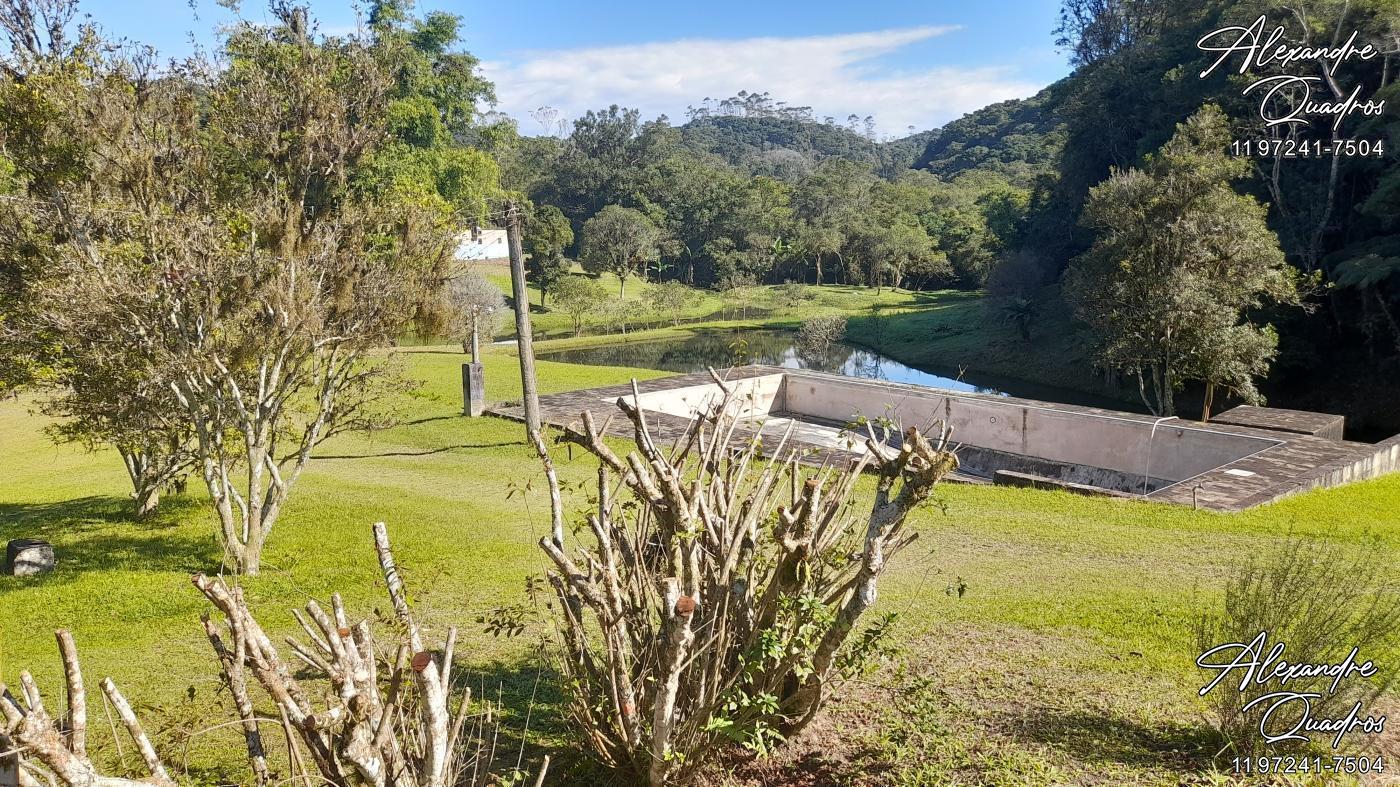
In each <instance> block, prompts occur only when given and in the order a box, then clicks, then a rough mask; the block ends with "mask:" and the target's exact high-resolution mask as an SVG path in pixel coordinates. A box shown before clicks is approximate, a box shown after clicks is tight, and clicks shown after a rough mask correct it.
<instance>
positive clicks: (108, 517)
mask: <svg viewBox="0 0 1400 787" xmlns="http://www.w3.org/2000/svg"><path fill="white" fill-rule="evenodd" d="M203 508H204V507H203V505H202V504H201V503H200V502H199V501H197V500H193V499H190V498H184V497H170V498H167V499H166V500H164V501H162V502H161V504H160V508H159V510H158V511H157V512H156V513H155V514H154V515H153V516H151V517H150V518H148V519H145V520H139V521H138V520H137V519H135V517H134V516H133V515H132V512H131V501H130V500H128V499H126V498H122V497H115V496H108V495H93V496H90V497H80V498H75V499H73V500H64V501H60V502H51V503H0V542H7V541H9V540H10V539H15V538H38V539H43V540H45V541H48V542H50V543H52V544H53V545H54V552H55V557H56V559H57V567H56V569H55V570H54V572H53V573H52V574H47V575H44V576H41V577H34V578H26V579H23V580H9V579H7V580H5V581H6V582H7V583H8V582H21V581H22V582H25V583H26V584H29V583H46V584H47V583H57V582H63V581H67V580H72V579H76V578H77V577H78V576H79V575H81V574H82V573H83V572H87V571H107V570H130V569H140V570H147V571H178V572H182V573H186V574H192V573H194V572H196V571H206V572H208V571H217V570H218V567H219V562H218V557H217V555H216V554H215V551H214V543H213V538H212V532H213V531H212V528H211V529H209V530H207V531H205V530H200V529H197V528H186V527H182V524H183V523H186V522H188V521H190V520H191V519H193V518H197V517H200V516H201V513H202V511H203Z"/></svg>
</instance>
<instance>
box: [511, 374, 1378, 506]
mask: <svg viewBox="0 0 1400 787" xmlns="http://www.w3.org/2000/svg"><path fill="white" fill-rule="evenodd" d="M725 374H726V375H727V376H728V384H729V385H731V386H732V387H734V388H735V390H736V392H737V393H738V394H739V399H740V401H741V402H742V407H743V411H742V415H743V416H744V417H745V418H746V419H747V420H748V421H749V423H748V424H746V427H747V428H748V429H750V431H752V432H753V433H754V434H758V433H762V434H763V435H764V436H765V442H768V440H767V438H768V436H770V435H772V434H774V433H776V432H783V431H785V430H786V429H787V428H788V427H793V428H794V431H793V435H794V436H793V438H792V439H793V441H795V442H796V443H797V444H798V445H805V446H807V447H810V448H811V449H813V453H814V454H816V455H817V456H819V457H821V456H825V457H830V456H832V455H840V454H843V453H844V454H846V455H854V454H855V453H857V452H858V451H854V450H852V440H851V435H850V434H849V433H847V432H845V431H843V426H844V425H846V424H849V423H851V422H853V421H856V420H858V419H860V418H862V417H864V418H867V419H889V420H890V421H893V422H894V423H896V424H899V425H900V426H903V427H908V426H917V427H920V428H923V429H929V428H931V427H934V426H935V425H937V424H940V423H942V424H946V425H947V426H949V427H951V429H952V439H953V442H954V443H955V444H956V446H957V451H958V454H959V458H960V462H961V464H962V469H961V475H960V479H961V480H969V481H973V482H982V483H986V482H991V481H994V480H995V481H998V482H1001V481H1002V480H1006V481H1007V482H1013V481H1017V482H1026V481H1027V480H1030V481H1033V482H1035V484H1034V485H1037V486H1042V485H1052V486H1053V485H1055V484H1062V485H1063V487H1064V488H1074V489H1075V491H1085V490H1088V491H1094V490H1098V491H1101V492H1102V493H1104V494H1116V495H1123V494H1125V493H1131V494H1132V495H1133V496H1140V497H1143V498H1144V499H1147V500H1155V501H1161V502H1170V503H1184V504H1189V505H1193V506H1196V507H1201V508H1212V509H1217V510H1224V511H1235V510H1241V509H1243V508H1248V507H1250V506H1253V505H1258V504H1261V503H1266V502H1270V501H1272V500H1277V499H1279V498H1282V497H1285V496H1288V495H1290V494H1295V493H1297V492H1300V491H1303V490H1305V489H1310V488H1315V487H1322V486H1333V485H1336V484H1339V483H1346V482H1350V481H1354V480H1360V479H1364V478H1370V477H1374V476H1376V475H1380V474H1383V473H1387V472H1391V471H1393V470H1396V469H1400V436H1397V437H1395V438H1392V439H1391V440H1388V441H1385V442H1383V443H1380V444H1368V443H1354V442H1349V441H1345V440H1337V439H1333V438H1332V437H1330V436H1327V437H1323V436H1319V435H1320V434H1328V435H1331V434H1336V433H1339V430H1340V426H1339V425H1338V424H1337V423H1336V417H1335V416H1326V415H1321V414H1312V413H1304V412H1301V411H1289V410H1271V409H1270V408H1252V409H1251V410H1250V411H1248V412H1244V411H1242V412H1241V413H1239V414H1237V415H1239V416H1240V418H1239V420H1242V421H1243V420H1248V421H1249V422H1250V423H1252V424H1254V425H1252V426H1242V425H1237V424H1231V423H1210V424H1201V423H1197V422H1194V421H1183V420H1181V419H1176V418H1171V419H1156V418H1153V417H1151V416H1145V415H1138V414H1135V413H1126V412H1118V411H1113V410H1106V409H1102V408H1093V407H1080V406H1075V405H1065V404H1057V403H1053V402H1043V401H1037V400H1031V399H1018V398H1013V397H1002V396H996V395H992V394H980V393H964V392H957V391H948V390H943V389H937V388H929V387H924V386H917V385H905V384H891V383H881V382H878V381H871V380H865V379H859V378H851V377H843V376H839V375H832V374H824V373H820V372H809V371H797V370H788V369H779V368H775V367H764V366H746V367H738V368H735V369H731V370H729V371H728V372H726V373H725ZM638 390H639V391H640V403H641V406H642V409H643V410H644V411H646V412H647V413H648V414H649V422H650V423H651V425H652V428H653V430H654V431H655V432H657V434H658V436H659V437H662V438H666V437H675V436H679V435H680V434H681V433H682V432H683V430H684V429H685V426H686V424H687V422H688V421H689V419H690V417H691V415H692V414H693V413H694V412H695V411H696V410H697V409H698V408H701V407H703V406H704V405H705V404H706V403H707V402H708V401H710V400H712V398H713V397H715V396H717V395H718V389H717V387H716V386H715V385H714V383H713V381H712V380H710V379H709V376H708V375H705V374H689V375H679V376H676V377H669V378H661V379H657V380H649V381H646V382H643V383H639V384H638ZM631 395H632V389H631V386H609V387H607V388H596V389H588V390H584V391H574V392H570V393H564V394H555V395H552V396H546V397H541V407H542V411H543V414H544V416H545V418H546V420H548V421H550V422H551V423H555V424H560V425H563V424H568V423H574V422H576V421H577V419H578V415H579V413H580V412H581V411H582V410H590V411H592V412H593V413H594V415H595V418H596V419H597V420H598V421H599V422H600V423H601V421H602V419H603V418H606V417H607V416H608V415H610V414H612V413H614V412H616V401H617V399H618V397H620V396H627V397H630V396H631ZM494 412H496V413H497V414H500V415H505V416H508V417H520V413H519V408H518V407H498V408H495V409H494ZM1222 415H1223V416H1228V413H1227V414H1222ZM1274 424H1276V426H1273V427H1271V425H1274ZM1300 424H1303V425H1304V426H1301V427H1300V426H1299V425H1300ZM1309 424H1317V426H1316V427H1311V426H1307V425H1309ZM610 428H611V430H612V431H613V432H614V433H616V434H628V433H629V432H630V425H629V424H627V423H626V421H625V419H613V423H612V426H611V427H610ZM1310 429H1311V430H1312V431H1311V432H1310V431H1309V430H1310ZM774 442H775V441H774ZM1002 476H1006V478H1005V479H1003V478H1002ZM1011 476H1017V477H1018V478H1011Z"/></svg>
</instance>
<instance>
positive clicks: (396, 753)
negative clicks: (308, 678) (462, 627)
mask: <svg viewBox="0 0 1400 787" xmlns="http://www.w3.org/2000/svg"><path fill="white" fill-rule="evenodd" d="M374 545H375V551H376V552H377V553H378V556H379V567H380V569H381V571H382V572H383V574H384V583H385V585H386V587H387V588H388V591H389V600H390V602H391V604H392V606H393V612H394V616H393V622H392V623H391V624H388V625H385V626H381V627H380V629H381V635H380V636H381V639H380V640H379V641H376V638H375V635H374V633H373V631H372V629H371V627H370V625H369V622H368V621H364V620H361V621H359V622H356V623H353V624H352V623H351V621H350V618H349V617H348V615H347V614H346V611H345V606H344V604H342V603H341V599H340V595H339V594H335V595H332V596H331V600H330V610H329V612H328V611H327V610H325V609H324V608H322V607H321V605H320V604H318V603H316V601H314V600H312V601H310V602H308V603H307V605H306V614H305V615H302V614H300V613H297V612H293V615H294V616H295V617H296V620H297V622H298V623H299V624H301V628H302V630H303V631H304V632H305V633H306V640H305V641H304V642H303V641H299V640H297V639H296V638H294V637H287V638H286V642H287V645H288V647H289V648H290V649H291V652H292V655H293V656H294V658H295V661H293V662H291V663H288V662H287V661H284V660H283V659H282V656H281V655H280V654H279V653H278V651H277V648H276V646H274V645H273V643H272V639H271V638H270V637H269V636H268V635H267V633H266V632H265V631H264V629H263V627H262V626H261V625H259V623H258V621H257V619H256V618H254V617H253V613H252V612H251V611H250V610H249V609H248V605H247V603H246V602H245V601H244V597H243V590H242V588H240V587H237V586H230V585H228V584H227V583H226V582H225V581H224V580H223V578H222V577H207V576H205V575H203V574H197V575H195V577H194V578H193V581H194V585H195V587H197V588H199V590H200V592H202V593H203V594H204V595H205V597H206V598H208V599H209V600H210V601H211V602H213V604H214V606H215V607H217V608H218V610H219V611H220V612H221V613H222V614H223V617H224V625H223V626H222V627H220V626H219V625H217V624H216V623H215V622H214V621H213V620H212V619H210V617H209V616H207V615H206V616H205V618H204V629H205V633H206V634H207V636H208V638H209V642H210V644H211V645H213V648H214V652H215V654H217V656H218V658H219V661H220V662H221V663H222V664H223V669H224V676H225V678H226V679H227V682H228V687H229V689H230V693H231V694H232V696H233V700H234V704H235V705H236V706H237V708H238V713H239V716H240V717H241V719H242V724H243V734H244V740H245V742H246V744H247V747H248V755H249V762H250V764H251V766H252V769H253V772H254V774H255V775H256V777H257V779H258V782H259V783H263V782H266V781H268V780H269V766H268V762H267V756H266V749H265V748H264V746H263V741H262V730H261V723H262V722H261V720H260V719H259V717H258V714H257V713H256V711H255V710H254V702H253V697H252V694H251V692H250V680H249V678H250V677H251V678H252V680H254V681H256V682H257V683H258V684H260V685H261V686H262V688H263V689H264V691H266V692H267V695H268V697H269V698H270V699H271V700H272V702H273V703H274V704H275V705H276V708H277V713H278V715H279V716H280V717H281V724H280V729H279V733H285V734H286V737H287V741H288V746H289V759H290V766H291V770H292V774H291V775H292V777H293V778H294V779H297V780H300V781H302V782H303V783H307V784H310V783H313V782H315V783H330V784H335V785H351V784H355V785H358V784H369V785H397V786H399V787H405V786H408V785H412V786H413V787H444V786H445V785H478V784H486V783H489V780H491V779H493V778H494V774H492V773H491V769H490V762H491V760H492V755H493V751H492V749H493V747H494V743H493V736H491V735H489V734H486V731H485V730H484V729H482V725H484V724H485V723H486V718H485V717H484V716H481V715H475V716H474V715H473V714H472V713H471V711H470V704H471V690H470V689H466V690H464V691H463V693H462V696H461V699H460V700H459V701H458V703H457V705H456V708H455V711H454V708H453V707H451V706H450V704H449V703H450V699H451V697H450V695H451V686H452V655H453V650H454V647H455V645H456V641H457V629H456V627H452V628H449V629H448V632H447V638H446V642H445V643H444V644H443V647H442V649H441V651H439V652H438V653H433V652H432V651H429V650H428V649H427V646H426V645H425V643H424V641H423V635H422V632H421V631H420V629H419V627H418V624H417V623H416V622H415V621H414V619H413V615H412V613H411V611H410V610H409V607H408V601H407V599H406V598H405V596H404V588H403V582H402V581H401V580H400V578H399V572H398V569H397V568H396V567H395V565H394V556H393V553H392V552H391V550H390V548H389V536H388V531H387V529H386V528H385V526H384V523H382V522H381V523H378V524H376V525H375V526H374ZM302 665H305V666H307V667H310V668H311V670H312V672H313V673H314V674H315V675H316V676H317V677H319V678H324V679H325V680H327V681H328V682H329V684H330V691H329V692H326V691H322V690H320V689H319V687H317V688H309V687H307V686H306V685H303V683H302V682H301V681H299V680H297V679H296V678H295V677H293V674H294V669H300V668H301V667H302ZM316 698H321V701H322V707H319V708H318V707H316V706H315V705H313V699H316ZM488 715H489V714H488ZM469 725H470V726H469ZM544 767H546V768H547V767H548V760H547V759H546V761H545V766H544ZM543 775H544V774H543V772H541V773H540V778H541V779H542V778H543Z"/></svg>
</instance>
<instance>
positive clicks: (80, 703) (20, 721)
mask: <svg viewBox="0 0 1400 787" xmlns="http://www.w3.org/2000/svg"><path fill="white" fill-rule="evenodd" d="M57 636H58V650H59V653H60V655H61V656H62V658H63V676H64V679H65V680H64V682H65V684H66V688H67V690H68V712H67V713H66V714H62V715H60V716H57V717H55V716H54V715H52V714H51V713H50V712H49V710H48V709H47V708H46V707H45V705H44V699H43V697H42V696H40V694H39V686H38V684H37V683H35V682H34V678H33V677H32V676H31V675H30V674H29V672H28V671H25V672H21V673H20V674H19V689H20V696H21V697H23V698H24V699H23V701H21V700H20V699H19V698H17V697H15V696H14V695H13V694H11V693H10V690H9V689H8V688H7V687H6V686H5V684H4V683H0V784H18V785H21V786H22V787H31V786H33V787H38V785H41V784H63V785H83V786H84V787H126V786H128V785H156V787H175V780H174V779H172V778H170V774H169V773H168V772H167V771H166V769H165V766H164V765H163V764H162V763H161V760H160V756H159V755H158V754H157V753H156V749H155V747H154V746H152V745H151V740H150V738H148V737H147V736H146V732H145V730H143V729H142V727H141V722H140V721H138V720H137V718H136V713H135V712H134V711H132V709H131V703H129V702H127V701H126V697H124V696H122V693H121V692H120V691H119V690H118V689H117V684H115V683H113V682H112V679H111V678H104V679H103V680H102V684H101V686H102V695H103V696H104V697H105V698H106V701H107V702H108V703H110V704H111V706H112V708H113V709H115V711H116V714H117V717H118V718H120V719H121V722H122V726H124V727H125V728H126V731H127V734H128V735H130V736H131V739H132V741H134V742H135V744H136V751H137V752H138V753H140V755H141V759H142V760H143V761H144V763H145V765H146V768H147V770H148V771H150V774H151V775H150V777H148V778H145V779H127V778H123V777H120V776H108V775H105V774H103V773H101V772H99V770H98V768H97V766H96V765H94V764H93V762H92V760H91V759H90V758H89V757H88V751H87V689H86V687H85V685H84V683H83V671H82V667H81V666H80V665H79V663H78V649H77V648H76V647H75V646H74V644H73V637H72V636H71V635H70V634H69V633H68V632H67V631H59V632H57ZM113 732H114V733H115V730H114V731H113Z"/></svg>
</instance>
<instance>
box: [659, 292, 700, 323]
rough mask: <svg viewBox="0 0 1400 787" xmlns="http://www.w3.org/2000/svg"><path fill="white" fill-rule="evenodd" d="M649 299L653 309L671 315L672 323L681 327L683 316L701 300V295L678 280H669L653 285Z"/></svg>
mask: <svg viewBox="0 0 1400 787" xmlns="http://www.w3.org/2000/svg"><path fill="white" fill-rule="evenodd" d="M647 300H648V301H649V302H650V304H651V308H652V309H653V310H655V311H657V312H659V313H661V314H668V315H670V316H671V324H672V325H675V326H676V327H680V324H681V316H682V315H683V314H685V311H686V310H687V309H689V308H690V307H691V306H694V305H695V304H696V303H697V302H698V301H699V300H700V296H699V293H697V292H696V291H695V290H693V289H691V288H689V287H687V286H685V285H684V284H681V283H680V282H678V281H667V282H662V283H661V284H658V285H656V286H655V287H652V288H651V291H650V292H649V293H647Z"/></svg>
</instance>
